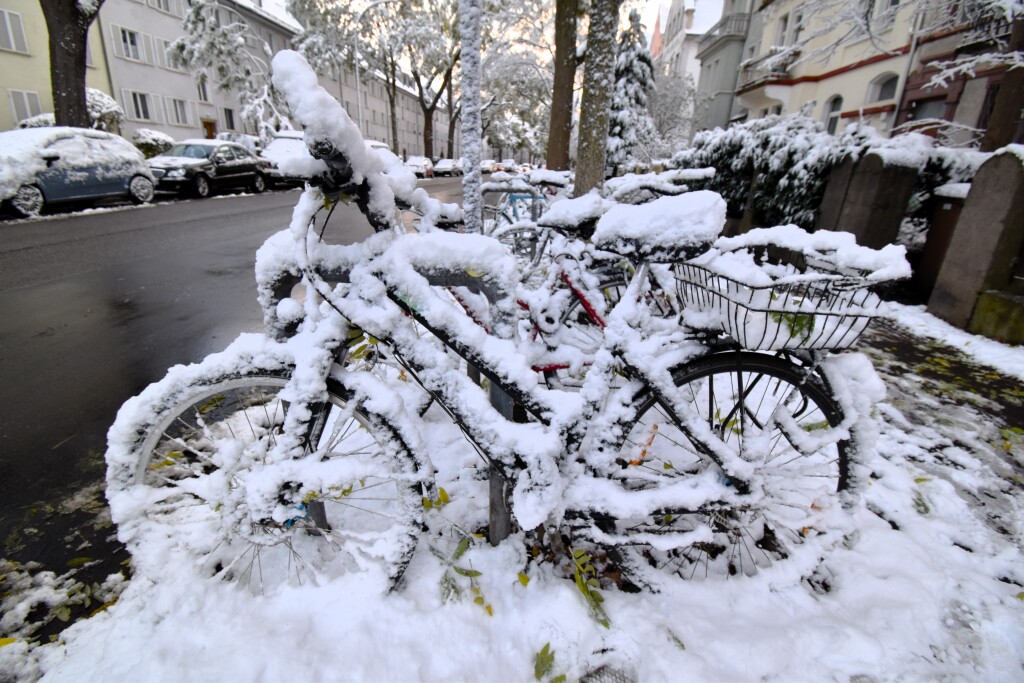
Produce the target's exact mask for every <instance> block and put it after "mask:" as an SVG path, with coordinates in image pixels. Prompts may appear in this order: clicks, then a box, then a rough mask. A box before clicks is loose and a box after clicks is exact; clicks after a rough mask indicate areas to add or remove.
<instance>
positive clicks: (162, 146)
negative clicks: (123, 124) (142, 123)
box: [132, 128, 174, 159]
mask: <svg viewBox="0 0 1024 683" xmlns="http://www.w3.org/2000/svg"><path fill="white" fill-rule="evenodd" d="M132 143H133V144H134V145H135V146H136V147H138V148H139V151H140V152H142V155H143V156H144V157H146V158H147V159H148V158H150V157H153V156H156V155H157V154H160V152H163V151H166V150H168V149H170V148H171V145H173V144H174V138H172V137H171V136H170V135H168V134H166V133H161V132H160V131H158V130H150V129H149V128H139V129H138V130H137V131H135V134H134V135H132Z"/></svg>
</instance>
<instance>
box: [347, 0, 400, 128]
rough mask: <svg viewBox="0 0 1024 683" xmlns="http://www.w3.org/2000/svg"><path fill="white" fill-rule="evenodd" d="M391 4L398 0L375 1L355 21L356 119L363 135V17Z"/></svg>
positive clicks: (353, 49)
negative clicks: (360, 63) (360, 71)
mask: <svg viewBox="0 0 1024 683" xmlns="http://www.w3.org/2000/svg"><path fill="white" fill-rule="evenodd" d="M389 2H396V0H375V2H371V3H370V4H369V5H367V6H366V7H364V8H363V9H362V10H361V11H360V12H359V14H357V15H356V21H355V26H356V28H355V31H353V33H352V51H353V52H354V53H355V56H356V60H355V61H356V118H358V119H359V132H361V133H362V132H364V131H363V95H362V92H361V90H362V87H361V83H360V81H359V26H360V25H361V24H362V22H363V15H364V14H366V13H367V12H369V11H370V10H372V9H373V8H374V7H376V6H377V5H384V4H387V3H389ZM367 134H368V131H367Z"/></svg>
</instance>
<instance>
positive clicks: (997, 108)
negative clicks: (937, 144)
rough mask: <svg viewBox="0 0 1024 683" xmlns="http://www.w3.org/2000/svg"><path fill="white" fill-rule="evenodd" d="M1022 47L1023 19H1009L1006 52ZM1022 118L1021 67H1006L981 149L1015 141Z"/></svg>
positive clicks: (1023, 87) (1023, 76)
mask: <svg viewBox="0 0 1024 683" xmlns="http://www.w3.org/2000/svg"><path fill="white" fill-rule="evenodd" d="M1017 51H1024V19H1016V20H1014V22H1013V33H1011V34H1010V44H1009V46H1008V47H1007V52H1017ZM1022 120H1024V68H1020V69H1010V70H1009V71H1007V72H1006V74H1005V75H1004V76H1003V81H1002V83H1000V84H999V92H998V93H996V101H995V104H994V105H993V107H992V116H991V117H990V118H989V121H988V129H987V130H986V131H985V137H983V138H982V139H981V151H982V152H991V151H993V150H996V149H999V148H1000V147H1005V146H1006V145H1008V144H1010V143H1012V142H1017V141H1018V138H1019V137H1020V134H1021V126H1022Z"/></svg>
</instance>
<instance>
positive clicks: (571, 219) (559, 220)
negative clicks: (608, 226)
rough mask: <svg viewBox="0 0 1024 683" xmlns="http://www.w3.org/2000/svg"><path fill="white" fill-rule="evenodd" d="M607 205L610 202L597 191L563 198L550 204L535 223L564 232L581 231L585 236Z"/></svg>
mask: <svg viewBox="0 0 1024 683" xmlns="http://www.w3.org/2000/svg"><path fill="white" fill-rule="evenodd" d="M609 205H610V202H606V201H605V200H603V199H601V195H599V194H597V193H590V194H585V195H583V196H582V197H576V198H575V199H563V200H562V201H560V202H554V203H553V204H551V208H550V209H548V210H547V211H545V212H544V215H542V216H541V217H540V218H539V219H537V225H539V226H541V227H542V228H551V229H552V230H557V231H559V232H561V233H566V234H570V233H583V234H584V236H585V237H586V236H587V234H586V233H588V232H589V231H590V230H589V229H590V228H592V227H593V226H594V224H595V223H596V222H597V219H599V218H600V217H601V215H602V214H604V212H605V210H606V209H607V208H608V206H609Z"/></svg>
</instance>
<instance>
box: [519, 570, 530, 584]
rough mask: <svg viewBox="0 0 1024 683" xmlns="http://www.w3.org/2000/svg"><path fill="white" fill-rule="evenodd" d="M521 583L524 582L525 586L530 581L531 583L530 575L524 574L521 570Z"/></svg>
mask: <svg viewBox="0 0 1024 683" xmlns="http://www.w3.org/2000/svg"><path fill="white" fill-rule="evenodd" d="M519 583H521V584H523V585H524V586H525V585H527V584H528V583H530V577H529V576H527V575H526V574H524V573H523V572H519Z"/></svg>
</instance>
